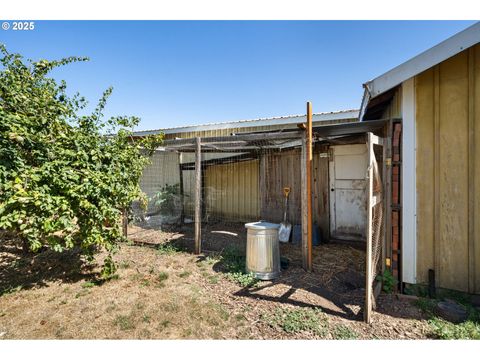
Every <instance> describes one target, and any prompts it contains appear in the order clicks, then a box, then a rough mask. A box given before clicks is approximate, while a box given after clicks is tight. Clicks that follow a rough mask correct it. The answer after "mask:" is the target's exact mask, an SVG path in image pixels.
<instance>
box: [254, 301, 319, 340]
mask: <svg viewBox="0 0 480 360" xmlns="http://www.w3.org/2000/svg"><path fill="white" fill-rule="evenodd" d="M262 320H263V321H265V322H266V323H267V324H268V325H270V326H272V327H273V328H277V329H278V328H280V329H282V330H283V331H285V332H287V333H290V334H297V333H301V332H309V333H312V334H315V335H318V336H325V335H326V334H327V331H328V327H327V323H326V319H325V317H324V315H323V313H322V311H321V310H320V309H311V308H300V309H282V308H280V309H277V310H276V311H275V312H274V313H273V314H272V315H262Z"/></svg>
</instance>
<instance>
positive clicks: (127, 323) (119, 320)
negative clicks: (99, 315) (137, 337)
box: [113, 315, 135, 331]
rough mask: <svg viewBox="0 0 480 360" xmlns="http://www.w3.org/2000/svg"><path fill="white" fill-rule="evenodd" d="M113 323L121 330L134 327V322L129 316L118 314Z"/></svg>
mask: <svg viewBox="0 0 480 360" xmlns="http://www.w3.org/2000/svg"><path fill="white" fill-rule="evenodd" d="M113 323H114V325H116V326H118V327H119V328H120V330H123V331H125V330H132V329H135V324H134V323H133V319H132V317H131V316H127V315H118V316H117V317H116V318H115V320H114V322H113Z"/></svg>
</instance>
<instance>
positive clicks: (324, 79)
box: [0, 21, 474, 130]
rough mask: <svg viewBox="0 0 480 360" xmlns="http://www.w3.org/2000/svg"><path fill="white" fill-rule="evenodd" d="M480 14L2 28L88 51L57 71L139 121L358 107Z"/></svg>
mask: <svg viewBox="0 0 480 360" xmlns="http://www.w3.org/2000/svg"><path fill="white" fill-rule="evenodd" d="M473 23H474V22H473V21H421V22H419V21H403V22H398V21H397V22H396V21H216V22H215V21H139V22H136V21H99V22H94V21H38V22H36V24H35V30H33V31H13V30H11V29H10V30H7V31H5V30H0V42H3V43H5V44H6V45H7V48H8V49H9V51H11V52H20V53H22V54H23V55H24V56H25V57H26V58H33V59H39V58H47V59H57V58H61V57H65V56H70V55H78V56H88V57H90V59H91V60H90V62H88V63H77V64H72V65H68V66H67V67H63V68H61V69H59V70H56V71H55V72H54V73H53V75H54V76H55V77H56V78H58V79H65V80H66V81H67V83H68V86H69V89H70V91H71V92H74V91H79V92H80V93H81V94H82V95H84V96H85V97H86V98H87V99H88V100H89V101H90V105H91V106H92V107H93V106H94V104H95V103H96V101H97V99H98V98H99V97H100V95H101V93H102V91H103V90H104V89H106V88H107V87H108V86H113V87H114V92H113V95H112V97H111V99H110V101H109V104H108V106H107V111H106V115H108V116H110V115H136V116H139V117H140V118H141V119H142V120H141V123H140V126H139V127H138V129H139V130H144V129H156V128H165V127H172V126H180V125H189V124H202V123H211V122H221V121H230V120H244V119H256V118H260V117H271V116H283V115H290V114H300V113H305V102H306V101H308V100H310V101H312V102H313V110H314V112H324V111H336V110H344V109H352V108H358V107H359V106H360V101H361V96H362V84H363V83H364V82H366V81H368V80H370V79H372V78H374V77H376V76H378V75H381V74H382V73H384V72H385V71H387V70H389V69H391V68H392V67H394V66H396V65H398V64H400V63H402V62H404V61H406V60H408V59H409V58H411V57H412V56H415V55H417V54H418V53H420V52H422V51H424V50H426V49H428V48H430V47H431V46H433V45H435V44H437V43H438V42H440V41H442V40H444V39H446V38H448V37H450V36H451V35H453V34H455V33H457V32H459V31H461V30H463V29H465V28H467V27H468V26H470V25H471V24H473Z"/></svg>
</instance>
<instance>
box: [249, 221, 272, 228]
mask: <svg viewBox="0 0 480 360" xmlns="http://www.w3.org/2000/svg"><path fill="white" fill-rule="evenodd" d="M245 227H246V228H247V229H255V230H269V229H278V228H279V227H280V224H275V223H271V222H267V221H257V222H251V223H247V224H245Z"/></svg>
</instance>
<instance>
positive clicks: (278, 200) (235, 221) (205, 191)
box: [133, 137, 301, 242]
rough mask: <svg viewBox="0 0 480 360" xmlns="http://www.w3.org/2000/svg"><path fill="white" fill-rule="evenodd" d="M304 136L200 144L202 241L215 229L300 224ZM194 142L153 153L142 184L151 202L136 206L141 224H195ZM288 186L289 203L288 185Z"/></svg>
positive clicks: (135, 213)
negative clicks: (265, 223) (285, 222)
mask: <svg viewBox="0 0 480 360" xmlns="http://www.w3.org/2000/svg"><path fill="white" fill-rule="evenodd" d="M300 145H301V140H300V139H299V138H298V137H297V138H296V139H295V138H288V139H283V140H282V139H280V140H277V139H275V140H270V139H263V140H251V141H238V142H235V141H234V140H233V139H232V141H230V142H224V143H203V142H202V144H201V153H200V160H201V162H200V163H201V170H200V171H201V173H200V176H201V181H200V214H201V230H202V231H201V233H202V242H203V240H205V237H206V236H207V234H209V232H211V231H217V230H218V231H222V230H224V231H229V230H231V229H235V230H236V232H239V231H245V230H244V224H245V223H247V222H254V221H259V220H265V221H271V222H276V223H280V222H281V221H283V219H284V211H285V209H286V210H287V220H288V221H289V222H292V223H299V221H300V214H301V201H300V199H301V196H300V192H301V178H300V176H301V172H300V157H301V148H300ZM196 156H197V155H196V152H195V146H194V144H191V143H188V144H179V145H178V146H177V145H175V143H173V144H169V146H168V147H165V148H164V149H159V150H158V151H156V152H155V153H154V155H153V156H152V160H151V164H150V165H149V166H148V167H147V169H145V172H144V174H143V176H142V179H141V183H140V186H141V188H142V190H143V191H144V192H145V193H146V195H147V199H148V204H147V208H146V209H142V208H141V206H140V203H136V204H134V206H133V217H134V221H135V223H137V224H141V225H142V226H149V227H157V228H162V227H172V226H182V227H183V228H188V227H191V228H192V229H193V227H194V223H195V206H196V203H195V199H196V197H195V191H196V186H197V183H196V171H195V169H196ZM285 187H288V188H289V189H290V193H289V196H288V203H287V207H285V194H284V191H283V189H284V188H285Z"/></svg>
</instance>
